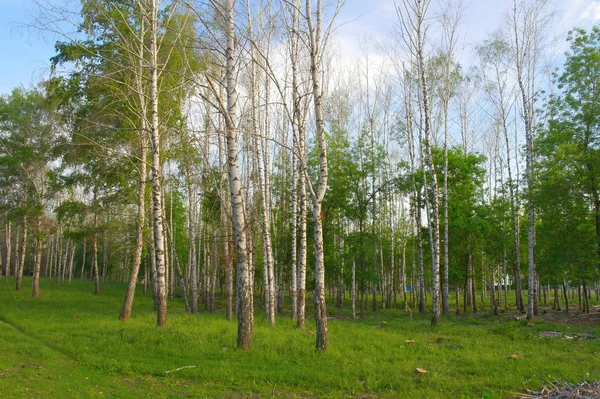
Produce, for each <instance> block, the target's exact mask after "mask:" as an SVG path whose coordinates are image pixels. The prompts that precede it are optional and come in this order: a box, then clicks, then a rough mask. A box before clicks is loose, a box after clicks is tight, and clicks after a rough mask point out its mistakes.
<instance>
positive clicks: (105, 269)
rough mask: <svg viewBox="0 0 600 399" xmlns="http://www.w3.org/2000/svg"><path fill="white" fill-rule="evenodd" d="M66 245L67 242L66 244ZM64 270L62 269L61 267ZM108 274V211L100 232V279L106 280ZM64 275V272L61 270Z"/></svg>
mask: <svg viewBox="0 0 600 399" xmlns="http://www.w3.org/2000/svg"><path fill="white" fill-rule="evenodd" d="M67 246H68V244H67ZM63 270H64V269H63ZM107 274H108V211H106V214H105V215H104V231H103V232H102V281H106V278H107V276H106V275H107ZM63 275H64V272H63Z"/></svg>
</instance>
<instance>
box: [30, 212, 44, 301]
mask: <svg viewBox="0 0 600 399" xmlns="http://www.w3.org/2000/svg"><path fill="white" fill-rule="evenodd" d="M34 234H35V254H34V257H33V279H32V280H33V281H32V285H33V294H32V295H33V297H34V298H37V297H39V296H40V267H41V265H42V217H41V216H40V215H36V217H35V227H34Z"/></svg>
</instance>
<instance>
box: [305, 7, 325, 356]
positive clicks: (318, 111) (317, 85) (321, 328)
mask: <svg viewBox="0 0 600 399" xmlns="http://www.w3.org/2000/svg"><path fill="white" fill-rule="evenodd" d="M321 1H322V0H317V8H316V13H315V18H316V21H315V22H316V24H313V11H312V5H311V0H306V15H305V16H306V22H307V25H308V34H309V43H310V44H309V51H310V70H311V78H312V93H313V103H314V115H315V124H316V140H317V147H318V152H319V184H318V186H317V188H316V190H315V189H313V188H312V187H311V194H312V211H313V221H314V241H315V243H314V251H315V298H314V302H315V323H316V333H317V334H316V347H317V349H318V350H321V351H326V350H327V309H326V305H325V254H324V250H325V248H324V243H323V223H322V220H321V211H322V205H323V199H324V197H325V191H326V190H327V177H328V170H327V141H326V137H325V125H324V120H323V92H322V87H321V61H322V55H321Z"/></svg>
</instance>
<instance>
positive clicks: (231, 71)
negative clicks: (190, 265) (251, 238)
mask: <svg viewBox="0 0 600 399" xmlns="http://www.w3.org/2000/svg"><path fill="white" fill-rule="evenodd" d="M234 7H235V0H227V1H226V4H225V14H226V15H225V17H226V23H227V25H226V31H225V33H226V37H227V44H226V51H225V56H226V68H225V75H226V81H227V109H226V114H225V115H224V116H225V123H226V131H227V170H228V175H229V193H230V200H231V217H232V225H233V231H234V234H235V249H236V255H237V295H238V301H237V302H238V332H237V346H238V347H239V348H241V349H248V348H250V345H251V343H252V334H253V324H254V318H253V312H252V288H253V287H252V283H251V281H252V278H251V276H250V270H249V267H248V266H249V263H248V248H247V243H246V220H245V214H244V197H243V195H242V184H241V180H240V172H239V167H238V143H237V140H238V130H237V123H236V108H237V90H236V76H237V75H236V70H235V54H234V53H235V41H236V38H235V24H234V17H233V10H234Z"/></svg>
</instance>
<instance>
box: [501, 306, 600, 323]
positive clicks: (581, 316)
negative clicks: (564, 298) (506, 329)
mask: <svg viewBox="0 0 600 399" xmlns="http://www.w3.org/2000/svg"><path fill="white" fill-rule="evenodd" d="M506 316H507V317H509V318H512V319H513V320H524V319H525V315H524V314H519V313H517V314H506ZM535 318H536V319H537V320H542V321H545V322H548V323H555V324H560V325H567V326H580V327H596V326H600V306H592V307H590V313H582V312H580V311H579V310H577V308H573V307H572V308H570V311H569V313H567V312H565V311H564V310H562V311H558V310H552V309H540V314H539V315H538V316H536V317H535Z"/></svg>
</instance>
